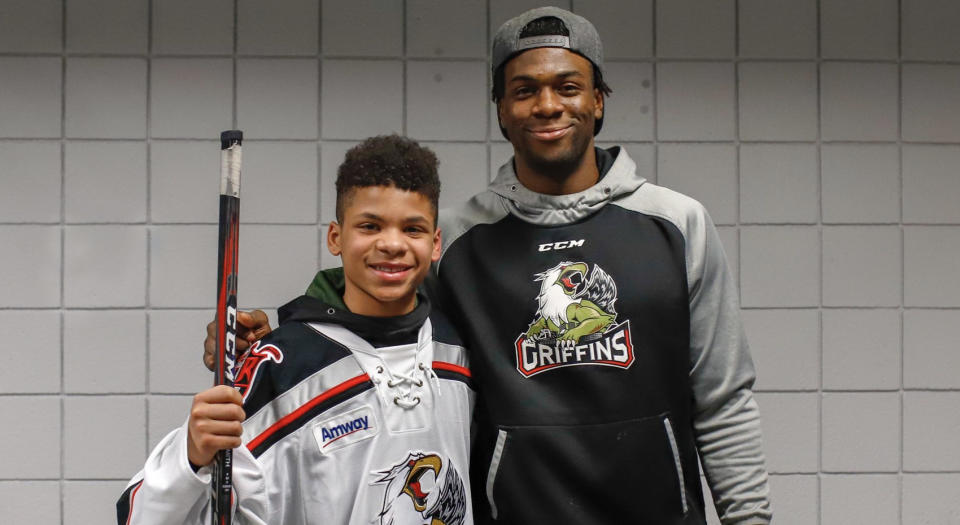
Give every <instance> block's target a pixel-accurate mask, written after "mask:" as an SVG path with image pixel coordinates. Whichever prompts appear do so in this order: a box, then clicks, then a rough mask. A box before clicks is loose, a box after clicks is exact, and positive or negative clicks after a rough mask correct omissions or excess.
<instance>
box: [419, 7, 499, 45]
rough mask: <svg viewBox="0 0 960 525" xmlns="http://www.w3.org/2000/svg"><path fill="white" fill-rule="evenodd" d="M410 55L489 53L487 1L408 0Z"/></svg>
mask: <svg viewBox="0 0 960 525" xmlns="http://www.w3.org/2000/svg"><path fill="white" fill-rule="evenodd" d="M406 5H407V18H406V21H407V31H406V33H407V55H408V56H411V57H456V58H482V57H486V56H487V41H486V38H484V32H485V31H486V19H487V3H486V2H484V1H482V0H456V1H449V0H446V1H444V0H407V2H406Z"/></svg>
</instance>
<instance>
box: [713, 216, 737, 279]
mask: <svg viewBox="0 0 960 525" xmlns="http://www.w3.org/2000/svg"><path fill="white" fill-rule="evenodd" d="M717 235H718V236H719V237H720V243H721V244H722V245H723V253H724V254H725V255H726V258H727V269H729V270H730V274H731V275H732V276H733V282H734V286H735V287H736V288H737V289H740V230H739V229H738V228H737V227H736V226H717Z"/></svg>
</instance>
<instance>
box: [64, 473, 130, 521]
mask: <svg viewBox="0 0 960 525" xmlns="http://www.w3.org/2000/svg"><path fill="white" fill-rule="evenodd" d="M131 475H132V474H131ZM126 485H127V482H126V481H67V482H65V483H64V484H63V525H84V524H89V523H111V522H112V521H113V520H114V519H116V518H117V508H116V506H115V504H114V502H116V501H117V499H119V498H120V495H121V494H123V491H124V489H125V488H126Z"/></svg>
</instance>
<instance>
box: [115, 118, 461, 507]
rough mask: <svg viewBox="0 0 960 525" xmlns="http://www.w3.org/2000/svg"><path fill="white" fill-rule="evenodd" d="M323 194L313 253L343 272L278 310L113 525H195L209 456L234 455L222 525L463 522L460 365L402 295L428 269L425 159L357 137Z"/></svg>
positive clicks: (424, 153) (434, 320) (421, 300)
mask: <svg viewBox="0 0 960 525" xmlns="http://www.w3.org/2000/svg"><path fill="white" fill-rule="evenodd" d="M336 186H337V221H336V222H335V223H332V224H330V227H329V229H328V231H327V247H328V248H329V250H330V252H331V253H333V254H334V255H339V256H341V258H342V261H343V269H342V270H341V269H336V270H330V271H327V272H325V273H323V274H322V277H321V278H320V279H318V280H317V282H315V287H314V288H313V289H312V290H311V295H312V297H311V296H301V297H299V298H297V299H295V300H294V301H292V302H290V303H288V304H286V305H284V306H283V307H281V308H280V309H279V311H278V312H279V318H280V328H279V329H277V330H275V331H274V332H272V333H271V334H270V335H269V336H267V337H265V338H264V339H262V340H261V341H259V342H258V343H256V344H254V345H253V346H251V348H250V349H249V350H248V351H247V352H246V353H245V355H244V357H243V359H242V360H241V362H240V364H239V365H238V367H239V369H238V372H237V380H236V386H237V389H232V388H229V387H225V386H220V387H214V388H211V389H208V390H205V391H203V392H200V393H199V394H197V395H196V396H195V397H194V401H193V407H192V409H191V411H190V416H189V419H188V421H187V423H186V424H185V425H184V426H183V427H181V428H178V429H176V430H174V431H173V432H171V433H170V434H169V435H167V436H166V438H164V439H163V441H161V442H160V444H159V445H157V447H156V449H154V451H153V453H152V454H151V455H150V457H149V458H148V460H147V463H146V465H145V467H144V469H143V471H141V473H139V474H138V475H137V476H136V477H134V479H133V480H132V481H131V483H130V484H129V486H128V487H127V490H126V492H125V493H124V494H123V496H122V497H121V498H120V501H119V502H118V503H117V514H118V522H119V523H121V524H126V523H131V524H132V523H136V524H148V523H197V524H207V523H209V521H210V488H209V485H210V463H211V461H212V459H213V457H214V455H215V453H216V451H217V450H219V449H222V448H234V456H233V461H234V464H233V486H234V509H235V510H234V516H235V518H236V520H237V522H238V523H271V524H273V523H276V524H307V523H324V524H328V523H334V524H348V523H349V524H358V525H359V524H361V523H362V524H364V525H368V524H371V523H380V524H395V525H404V524H422V523H433V524H437V523H442V524H446V525H455V524H470V523H472V522H473V514H472V511H471V508H470V505H469V502H470V484H469V482H468V478H467V476H468V467H469V465H468V457H469V425H470V416H471V412H472V407H473V398H474V393H473V390H472V389H471V387H470V381H469V379H470V372H469V370H468V368H467V366H468V365H467V359H466V355H465V353H464V349H463V347H462V343H460V340H459V338H458V337H457V336H456V334H455V333H454V331H453V329H452V328H451V325H450V324H449V322H447V321H446V320H445V319H444V318H443V317H442V316H440V315H439V314H438V312H436V311H431V310H430V303H429V301H428V300H427V298H426V297H425V296H423V295H420V294H418V293H417V287H418V285H420V283H421V282H422V281H423V279H424V277H425V276H426V275H427V273H428V272H429V269H430V264H431V263H432V262H435V261H437V260H438V259H439V257H440V246H441V242H440V230H439V229H438V228H437V200H438V196H439V191H440V181H439V179H438V177H437V160H436V157H435V156H434V154H433V153H432V152H431V151H430V150H428V149H426V148H422V147H420V146H419V145H417V144H416V143H415V142H413V141H412V140H409V139H406V138H402V137H399V136H396V135H392V136H380V137H373V138H370V139H367V140H366V141H364V142H362V143H361V144H359V145H358V146H356V147H354V148H353V149H351V150H350V151H348V152H347V155H346V159H345V160H344V162H343V164H342V165H341V166H340V169H339V171H338V175H337V182H336ZM316 297H320V299H317V298H316ZM241 423H242V425H241Z"/></svg>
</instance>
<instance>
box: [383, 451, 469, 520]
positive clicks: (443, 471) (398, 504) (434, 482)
mask: <svg viewBox="0 0 960 525" xmlns="http://www.w3.org/2000/svg"><path fill="white" fill-rule="evenodd" d="M373 474H374V475H375V476H378V479H377V480H376V481H374V483H382V484H386V486H387V487H386V490H385V491H384V497H383V509H382V510H381V511H380V514H379V515H378V518H379V520H380V521H379V523H380V524H381V525H463V523H465V522H466V517H467V493H466V490H464V488H463V479H461V477H460V473H459V472H457V469H456V467H454V465H453V462H452V461H450V460H447V462H446V464H444V461H443V459H441V458H440V456H438V455H437V454H424V453H423V452H410V453H409V454H407V457H406V459H404V460H403V461H401V462H400V463H398V464H396V465H394V466H392V467H390V468H387V469H384V470H381V471H377V472H373Z"/></svg>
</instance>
